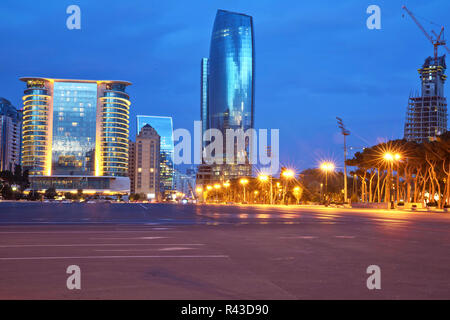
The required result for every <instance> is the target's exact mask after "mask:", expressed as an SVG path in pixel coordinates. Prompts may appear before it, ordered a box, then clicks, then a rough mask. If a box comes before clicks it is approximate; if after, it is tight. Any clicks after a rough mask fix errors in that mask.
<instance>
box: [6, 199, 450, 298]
mask: <svg viewBox="0 0 450 320" xmlns="http://www.w3.org/2000/svg"><path fill="white" fill-rule="evenodd" d="M449 231H450V214H448V213H447V214H446V213H444V214H443V213H418V212H396V211H381V210H360V211H358V210H352V209H337V208H317V207H301V208H300V207H268V206H259V207H258V206H220V205H207V206H206V205H175V204H51V203H11V202H3V203H1V202H0V299H450V232H449ZM70 265H77V266H79V267H80V269H81V289H80V290H69V289H68V288H67V286H66V280H67V278H68V277H69V274H67V273H66V269H67V267H68V266H70ZM370 265H377V266H379V267H380V270H381V289H380V290H376V289H375V290H369V289H368V288H367V286H366V280H367V278H368V277H369V276H370V275H369V274H367V273H366V269H367V267H368V266H370Z"/></svg>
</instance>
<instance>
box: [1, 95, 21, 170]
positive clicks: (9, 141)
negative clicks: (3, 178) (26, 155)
mask: <svg viewBox="0 0 450 320" xmlns="http://www.w3.org/2000/svg"><path fill="white" fill-rule="evenodd" d="M21 135H22V111H20V110H17V109H16V108H15V107H14V106H13V105H12V104H11V102H9V101H8V100H6V99H5V98H1V97H0V171H4V170H9V171H14V168H15V166H16V165H19V164H20V144H21Z"/></svg>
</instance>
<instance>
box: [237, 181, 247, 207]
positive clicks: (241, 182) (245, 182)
mask: <svg viewBox="0 0 450 320" xmlns="http://www.w3.org/2000/svg"><path fill="white" fill-rule="evenodd" d="M239 183H240V184H242V186H243V187H244V202H246V201H245V186H246V184H247V183H248V179H245V178H242V179H241V180H239Z"/></svg>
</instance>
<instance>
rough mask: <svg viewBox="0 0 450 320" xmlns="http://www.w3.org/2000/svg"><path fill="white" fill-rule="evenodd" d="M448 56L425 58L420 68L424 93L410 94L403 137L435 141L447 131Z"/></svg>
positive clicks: (412, 139)
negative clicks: (445, 86) (446, 71)
mask: <svg viewBox="0 0 450 320" xmlns="http://www.w3.org/2000/svg"><path fill="white" fill-rule="evenodd" d="M446 68H447V67H446V65H445V55H443V56H441V57H438V58H437V61H435V59H434V58H433V57H428V58H427V59H426V60H425V63H424V64H423V66H422V68H420V69H419V70H418V71H419V74H420V80H421V82H422V88H421V94H420V95H417V96H415V97H410V98H409V101H408V109H407V113H406V122H405V132H404V138H405V139H406V140H408V141H416V142H424V141H430V140H434V139H435V138H436V136H439V135H441V134H443V133H444V132H446V131H447V100H446V98H445V96H444V83H445V80H446V79H447V76H446V75H445V69H446Z"/></svg>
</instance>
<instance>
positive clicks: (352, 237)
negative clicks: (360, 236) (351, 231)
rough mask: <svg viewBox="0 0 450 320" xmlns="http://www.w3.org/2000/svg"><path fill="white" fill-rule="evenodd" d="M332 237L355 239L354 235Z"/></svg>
mask: <svg viewBox="0 0 450 320" xmlns="http://www.w3.org/2000/svg"><path fill="white" fill-rule="evenodd" d="M334 237H335V238H338V239H355V236H334Z"/></svg>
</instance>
